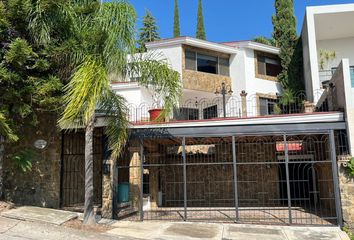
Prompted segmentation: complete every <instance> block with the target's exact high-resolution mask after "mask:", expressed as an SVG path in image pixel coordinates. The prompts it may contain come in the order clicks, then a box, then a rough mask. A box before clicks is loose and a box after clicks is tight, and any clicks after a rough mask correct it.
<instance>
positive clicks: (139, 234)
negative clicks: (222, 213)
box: [0, 207, 349, 240]
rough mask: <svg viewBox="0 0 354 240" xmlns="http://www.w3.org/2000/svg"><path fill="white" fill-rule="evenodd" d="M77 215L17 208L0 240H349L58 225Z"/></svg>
mask: <svg viewBox="0 0 354 240" xmlns="http://www.w3.org/2000/svg"><path fill="white" fill-rule="evenodd" d="M77 216H78V214H77V213H72V212H66V211H60V210H55V209H46V208H37V207H20V208H17V209H12V210H8V211H4V212H2V213H1V217H0V240H1V239H7V240H8V239H9V240H12V239H13V240H15V239H16V240H17V239H46V240H58V239H59V240H61V239H78V240H81V239H82V240H83V239H89V240H90V239H92V240H97V239H100V240H110V239H132V240H133V239H156V240H162V239H171V240H180V239H186V240H197V239H214V240H229V239H230V240H231V239H234V240H283V239H285V240H349V238H348V236H347V235H346V234H345V233H344V232H342V231H341V230H340V229H339V228H338V227H294V226H291V227H290V226H264V225H245V224H221V223H220V224H213V223H183V222H167V221H165V222H157V221H156V222H155V221H146V222H128V221H114V220H106V219H102V220H101V221H100V223H106V224H109V226H110V227H112V229H111V230H108V231H106V232H103V233H98V232H92V231H91V232H89V231H85V230H77V229H73V228H69V227H65V226H62V225H61V224H62V223H64V222H66V221H68V220H70V219H72V218H76V217H77Z"/></svg>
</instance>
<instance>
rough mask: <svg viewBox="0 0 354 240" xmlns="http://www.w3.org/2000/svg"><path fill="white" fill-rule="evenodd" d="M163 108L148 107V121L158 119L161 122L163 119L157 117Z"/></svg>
mask: <svg viewBox="0 0 354 240" xmlns="http://www.w3.org/2000/svg"><path fill="white" fill-rule="evenodd" d="M162 111H163V109H161V108H155V109H150V110H149V114H150V121H154V122H156V121H158V122H163V121H165V119H164V118H160V119H159V116H160V115H161V113H162Z"/></svg>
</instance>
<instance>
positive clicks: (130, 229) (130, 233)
mask: <svg viewBox="0 0 354 240" xmlns="http://www.w3.org/2000/svg"><path fill="white" fill-rule="evenodd" d="M112 227H114V229H112V230H110V231H108V232H107V233H108V234H111V235H116V236H121V237H122V236H123V237H128V238H129V237H134V238H138V239H171V240H179V239H190V240H196V239H213V240H228V239H234V240H251V239H252V240H284V239H285V240H349V238H348V236H347V234H345V233H344V232H343V231H341V230H340V228H339V227H293V226H292V227H290V226H261V225H247V224H212V223H210V224H208V223H176V222H175V223H173V222H124V221H122V222H116V223H114V224H113V225H112Z"/></svg>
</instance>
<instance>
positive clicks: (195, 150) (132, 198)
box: [60, 5, 354, 225]
mask: <svg viewBox="0 0 354 240" xmlns="http://www.w3.org/2000/svg"><path fill="white" fill-rule="evenodd" d="M348 7H351V8H352V7H353V5H348V6H344V7H343V6H338V7H337V8H336V11H334V10H333V11H334V12H331V13H329V14H328V16H321V15H320V14H318V15H317V12H320V11H330V9H331V7H319V8H308V10H307V13H306V17H305V21H304V27H303V32H302V39H303V46H304V67H305V71H304V76H305V86H306V89H305V91H306V93H298V94H295V96H292V97H291V98H289V96H283V94H282V92H283V91H282V87H281V85H280V83H279V82H278V80H277V75H278V74H279V72H280V71H281V67H280V62H279V57H278V54H279V49H278V48H275V47H272V46H268V45H264V44H260V43H256V42H253V41H239V42H226V43H213V42H209V41H203V40H199V39H195V38H191V37H178V38H171V39H163V40H160V41H156V42H152V43H148V44H147V45H146V47H147V53H146V54H151V55H153V56H156V57H157V58H160V59H164V60H166V61H167V62H168V63H169V65H170V66H171V68H172V69H174V70H176V71H178V73H179V74H180V78H181V79H180V80H181V84H182V86H183V94H182V96H181V99H180V103H179V104H178V106H176V108H175V110H174V111H173V112H171V113H169V115H168V116H167V117H166V118H165V119H154V117H153V116H152V114H151V110H158V109H159V108H163V103H161V102H156V99H155V96H154V92H153V91H152V89H148V88H144V87H141V86H139V82H138V81H139V77H138V76H132V77H131V78H129V79H127V81H126V82H113V83H112V88H113V89H114V90H115V91H116V93H117V94H119V95H121V96H123V97H124V98H125V99H126V100H127V103H128V109H129V120H130V122H131V124H130V126H129V131H130V139H129V141H128V143H127V146H126V148H125V151H124V152H123V154H122V156H121V157H120V158H119V159H117V160H115V159H114V160H113V159H106V157H105V154H104V152H103V151H102V149H103V147H102V146H104V145H105V144H104V141H105V140H104V139H105V138H104V136H103V132H102V129H101V128H99V129H98V130H97V131H96V134H95V136H96V138H95V141H96V142H95V146H96V148H95V159H96V160H95V163H96V168H95V169H96V170H95V177H94V180H95V186H94V188H95V199H96V200H97V201H96V202H97V204H98V205H99V206H100V207H101V211H102V215H103V216H104V217H111V218H118V219H127V220H169V221H171V220H173V221H221V222H228V221H230V222H237V223H261V224H264V223H271V224H293V225H343V220H344V221H347V222H354V221H353V218H352V215H351V214H350V209H348V208H346V206H343V205H342V203H343V202H350V201H351V200H350V199H354V198H352V193H350V192H348V191H347V189H349V188H347V185H346V182H345V181H344V180H343V179H345V176H344V172H345V171H340V172H338V166H339V167H340V168H343V166H344V165H343V164H341V163H340V162H338V159H344V158H345V159H347V156H348V155H349V154H350V147H349V146H350V145H351V144H350V138H348V137H347V135H348V129H350V127H349V121H351V120H350V113H348V111H349V109H350V108H349V107H348V104H347V103H348V101H349V100H348V99H349V98H350V97H351V96H352V93H351V92H350V91H352V88H351V87H349V88H347V85H348V84H349V85H350V82H348V81H347V80H346V79H350V72H349V69H350V66H351V63H350V60H343V61H342V64H341V67H339V68H338V69H337V71H336V73H335V74H334V76H333V79H331V78H332V76H331V77H330V79H328V80H326V81H327V82H325V83H324V84H322V83H320V73H319V68H318V65H319V62H318V59H319V54H318V51H317V50H316V49H317V48H326V49H329V50H335V51H336V52H337V55H336V56H337V58H339V59H340V58H343V57H347V54H348V53H350V51H352V50H353V49H352V44H351V37H352V30H350V28H349V26H347V25H345V24H347V23H349V22H350V19H351V17H350V16H347V15H348V14H347V13H342V12H341V9H347V8H348ZM331 11H332V10H331ZM343 11H344V10H343ZM345 11H346V10H345ZM349 15H350V14H349ZM317 18H318V19H317ZM316 19H317V20H316ZM337 25H340V26H341V27H340V28H339V27H338V26H337ZM346 26H347V27H346ZM327 28H330V29H327ZM330 34H334V35H336V36H337V37H338V36H341V37H342V38H343V39H339V40H338V39H337V40H333V38H336V37H330ZM316 39H317V40H316ZM335 41H339V43H336V44H334V45H330V44H331V43H332V42H335ZM333 46H337V47H338V48H334V47H333ZM340 48H343V50H341V49H340ZM339 62H340V60H338V61H337V60H336V61H334V62H333V64H334V65H333V66H332V65H331V66H330V68H329V70H332V67H333V68H336V67H337V65H338V64H339ZM331 72H332V71H331ZM333 72H334V69H333ZM335 79H338V80H335ZM331 81H332V82H333V81H337V83H332V84H331ZM342 83H343V84H342ZM344 85H345V86H346V87H345V89H346V90H345V94H344V95H343V94H340V93H339V92H338V91H340V89H343V86H344ZM323 86H329V87H323ZM330 86H332V87H330ZM333 86H336V87H335V88H334V87H333ZM330 89H332V90H330ZM348 89H350V90H348ZM336 91H337V92H336ZM348 91H349V92H348ZM98 122H99V121H98ZM349 133H350V130H349ZM350 134H351V133H350ZM77 141H78V137H77V136H75V135H74V134H66V135H65V134H64V135H63V144H62V146H63V149H62V151H63V159H62V163H63V164H62V165H61V169H62V176H61V178H62V180H61V181H62V184H61V195H60V196H61V207H63V208H68V207H69V208H70V207H73V206H76V205H80V203H82V202H83V186H84V181H83V179H82V177H80V174H79V172H82V171H83V169H82V170H77V169H79V168H78V167H77V166H80V164H81V165H82V163H83V155H82V154H81V153H83V151H82V148H83V145H82V144H81V145H80V149H81V150H80V151H78V150H77V149H78V144H76V142H77ZM80 141H81V143H82V139H81V140H80ZM78 152H80V154H81V155H80V156H81V157H79V154H78ZM338 163H339V164H338ZM342 165H343V166H342ZM73 175H74V177H73ZM72 179H74V180H75V179H76V180H75V181H74V183H73V180H72ZM77 179H79V180H80V181H78V180H77ZM339 180H340V181H339ZM101 183H102V184H101ZM100 196H102V197H101V198H100ZM341 199H342V200H344V201H342V202H341Z"/></svg>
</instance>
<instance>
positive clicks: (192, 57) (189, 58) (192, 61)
mask: <svg viewBox="0 0 354 240" xmlns="http://www.w3.org/2000/svg"><path fill="white" fill-rule="evenodd" d="M185 55H186V69H189V70H195V69H196V68H197V61H196V59H197V54H196V52H191V51H186V53H185Z"/></svg>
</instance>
